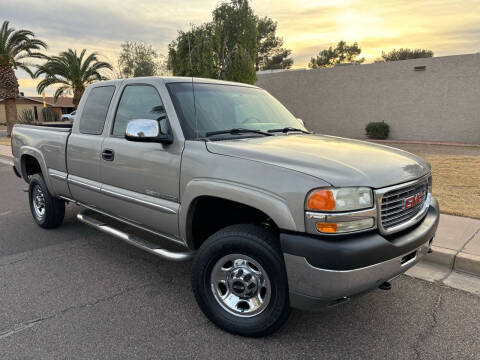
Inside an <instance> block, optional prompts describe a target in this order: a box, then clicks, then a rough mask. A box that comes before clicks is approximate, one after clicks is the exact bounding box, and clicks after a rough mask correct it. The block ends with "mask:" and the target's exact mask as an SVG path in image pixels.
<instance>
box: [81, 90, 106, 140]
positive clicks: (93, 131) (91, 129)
mask: <svg viewBox="0 0 480 360" xmlns="http://www.w3.org/2000/svg"><path fill="white" fill-rule="evenodd" d="M114 92H115V86H99V87H96V88H94V89H92V91H90V93H89V94H88V98H87V101H86V102H85V105H84V107H83V112H82V118H81V119H80V132H81V133H82V134H90V135H100V134H102V132H103V126H104V125H105V119H106V118H107V113H108V107H109V106H110V101H111V100H112V97H113V93H114Z"/></svg>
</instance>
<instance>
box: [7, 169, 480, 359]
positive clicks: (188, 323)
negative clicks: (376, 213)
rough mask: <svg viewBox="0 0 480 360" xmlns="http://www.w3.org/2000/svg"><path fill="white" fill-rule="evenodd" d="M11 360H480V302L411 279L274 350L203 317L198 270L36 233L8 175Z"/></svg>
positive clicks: (70, 235) (124, 249)
mask: <svg viewBox="0 0 480 360" xmlns="http://www.w3.org/2000/svg"><path fill="white" fill-rule="evenodd" d="M0 184H1V187H0V189H1V190H0V196H1V200H0V289H1V291H0V309H1V312H0V359H26V358H27V359H60V358H61V359H65V358H68V359H133V358H138V359H148V358H200V359H207V358H208V359H265V358H269V359H284V358H302V359H303V358H316V359H322V358H324V359H385V358H388V359H402V360H403V359H432V358H433V359H437V358H441V359H446V358H451V359H479V358H480V316H479V309H480V298H479V297H477V296H474V295H471V294H468V293H465V292H462V291H459V290H455V289H450V288H446V287H442V286H438V285H435V284H432V283H427V282H424V281H422V280H417V279H413V278H409V277H406V276H402V277H400V278H398V279H397V280H395V281H393V289H392V290H391V291H381V290H376V291H374V292H372V293H369V294H367V295H365V296H363V297H360V298H357V299H354V300H352V301H351V302H350V303H348V304H346V305H343V306H341V307H338V308H335V309H333V310H331V311H329V312H327V313H315V314H312V313H307V312H300V311H294V312H293V313H292V316H291V318H290V320H289V322H288V323H287V324H286V326H285V327H284V328H282V329H281V330H280V331H279V332H277V333H276V334H274V335H273V336H270V337H268V338H263V339H247V338H242V337H239V336H233V335H230V334H227V333H225V332H223V331H221V330H219V329H217V328H216V327H215V326H213V325H212V324H211V323H210V322H209V321H208V320H207V319H206V318H205V317H204V316H203V314H202V313H201V312H200V310H199V309H198V307H197V305H196V303H195V300H194V298H193V294H192V292H191V289H190V270H191V263H171V262H167V261H164V260H161V259H158V258H156V257H154V256H153V255H150V254H148V253H144V252H142V251H140V250H138V249H136V248H133V247H131V246H128V245H126V244H124V243H121V242H119V241H117V240H116V239H114V238H112V237H110V236H107V235H105V234H102V233H99V232H97V231H95V230H93V229H91V228H89V227H86V226H85V225H82V224H80V223H78V222H77V221H76V220H75V215H76V213H77V212H78V211H79V210H80V209H79V208H78V207H76V206H73V205H69V206H68V211H67V215H66V219H65V223H64V225H63V226H62V227H61V228H59V229H56V230H43V229H40V228H39V227H38V226H36V225H35V224H34V223H33V220H32V219H31V216H30V213H29V209H28V205H27V195H26V193H25V192H24V189H25V188H26V185H25V183H23V182H22V181H21V180H19V179H17V178H16V177H14V175H13V174H12V170H11V167H10V166H6V165H1V164H0Z"/></svg>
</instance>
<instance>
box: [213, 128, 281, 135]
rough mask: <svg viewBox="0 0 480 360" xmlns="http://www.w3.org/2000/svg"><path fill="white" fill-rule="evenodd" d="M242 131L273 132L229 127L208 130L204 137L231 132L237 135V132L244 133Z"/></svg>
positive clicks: (262, 133) (266, 133)
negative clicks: (226, 128)
mask: <svg viewBox="0 0 480 360" xmlns="http://www.w3.org/2000/svg"><path fill="white" fill-rule="evenodd" d="M244 133H254V134H261V135H265V136H272V135H273V134H270V133H268V132H265V131H261V130H251V129H243V128H235V129H229V130H219V131H210V132H207V133H206V134H205V136H206V137H209V136H213V135H223V134H232V135H237V134H244Z"/></svg>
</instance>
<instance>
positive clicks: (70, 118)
mask: <svg viewBox="0 0 480 360" xmlns="http://www.w3.org/2000/svg"><path fill="white" fill-rule="evenodd" d="M76 113H77V110H74V111H72V112H71V113H70V114H63V115H62V121H73V120H75V114H76Z"/></svg>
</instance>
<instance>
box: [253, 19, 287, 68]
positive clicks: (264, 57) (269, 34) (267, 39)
mask: <svg viewBox="0 0 480 360" xmlns="http://www.w3.org/2000/svg"><path fill="white" fill-rule="evenodd" d="M276 31H277V22H275V21H273V20H272V19H271V18H269V17H266V16H265V17H264V18H257V61H256V63H255V69H256V70H257V71H259V70H271V69H290V68H291V67H292V65H293V59H292V58H290V55H291V54H292V51H291V50H289V49H285V48H283V39H282V38H281V37H278V36H276Z"/></svg>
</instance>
